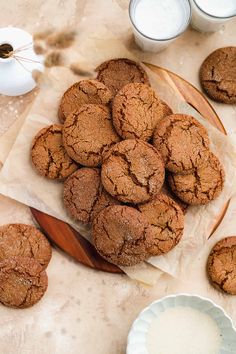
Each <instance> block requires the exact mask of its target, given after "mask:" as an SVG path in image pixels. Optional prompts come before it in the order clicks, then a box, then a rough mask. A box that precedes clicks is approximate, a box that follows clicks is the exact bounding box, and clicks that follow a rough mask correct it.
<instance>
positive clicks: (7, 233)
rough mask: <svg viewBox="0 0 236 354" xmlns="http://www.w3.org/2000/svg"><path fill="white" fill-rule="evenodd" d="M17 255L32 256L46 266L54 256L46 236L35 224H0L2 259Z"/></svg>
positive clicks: (0, 253)
mask: <svg viewBox="0 0 236 354" xmlns="http://www.w3.org/2000/svg"><path fill="white" fill-rule="evenodd" d="M15 256H20V257H32V258H34V259H35V260H36V261H38V263H39V264H40V265H41V266H42V267H43V268H46V267H47V265H48V263H49V261H50V259H51V256H52V249H51V246H50V243H49V242H48V240H47V239H46V237H45V236H44V235H43V234H42V233H41V232H40V231H39V230H38V229H36V227H34V226H31V225H25V224H8V225H3V226H0V261H2V260H4V259H5V258H9V257H15Z"/></svg>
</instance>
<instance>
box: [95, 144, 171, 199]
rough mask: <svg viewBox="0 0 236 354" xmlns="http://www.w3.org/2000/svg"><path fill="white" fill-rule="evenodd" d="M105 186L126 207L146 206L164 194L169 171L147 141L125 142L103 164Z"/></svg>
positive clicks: (117, 145)
mask: <svg viewBox="0 0 236 354" xmlns="http://www.w3.org/2000/svg"><path fill="white" fill-rule="evenodd" d="M101 177H102V183H103V185H104V188H105V189H106V190H107V192H108V193H110V194H111V195H113V196H114V197H116V198H117V199H118V200H120V201H122V202H125V203H143V202H147V201H148V200H150V199H152V198H153V197H154V196H155V195H157V194H158V192H159V191H160V189H161V187H162V185H163V182H164V178H165V169H164V164H163V161H162V158H161V156H160V154H159V153H158V151H157V150H156V149H155V148H154V147H153V146H152V145H150V144H148V143H146V142H145V141H142V140H138V139H128V140H123V141H121V142H120V143H118V144H116V145H114V146H113V148H111V149H110V150H109V152H108V153H107V154H106V156H105V157H104V160H103V164H102V173H101Z"/></svg>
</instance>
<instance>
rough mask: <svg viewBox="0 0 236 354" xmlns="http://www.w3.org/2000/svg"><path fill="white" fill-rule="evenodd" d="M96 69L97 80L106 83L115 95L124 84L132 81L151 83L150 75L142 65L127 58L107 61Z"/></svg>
mask: <svg viewBox="0 0 236 354" xmlns="http://www.w3.org/2000/svg"><path fill="white" fill-rule="evenodd" d="M96 71H97V73H98V74H97V80H99V81H100V82H102V83H103V84H104V85H106V86H107V87H108V88H109V89H110V90H111V92H112V94H113V95H114V96H115V95H116V94H117V92H118V91H119V90H120V89H121V88H122V87H123V86H125V85H126V84H129V83H131V82H140V83H143V84H149V79H148V76H147V74H146V72H145V70H144V69H143V68H142V66H141V65H140V64H139V63H137V62H135V61H133V60H130V59H126V58H118V59H111V60H108V61H105V62H104V63H102V64H101V65H99V66H98V67H97V69H96Z"/></svg>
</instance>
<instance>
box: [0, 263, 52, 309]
mask: <svg viewBox="0 0 236 354" xmlns="http://www.w3.org/2000/svg"><path fill="white" fill-rule="evenodd" d="M0 284H1V286H0V302H1V303H2V304H3V305H5V306H9V307H14V308H26V307H30V306H33V305H34V304H36V303H37V302H38V301H39V300H40V299H41V298H42V296H43V295H44V293H45V291H46V290H47V286H48V278H47V274H46V272H45V270H44V269H43V268H42V266H41V265H40V264H39V263H38V262H37V261H36V260H35V259H33V258H29V257H11V258H6V259H5V260H3V261H1V262H0Z"/></svg>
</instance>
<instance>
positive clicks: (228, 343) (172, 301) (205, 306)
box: [126, 294, 236, 354]
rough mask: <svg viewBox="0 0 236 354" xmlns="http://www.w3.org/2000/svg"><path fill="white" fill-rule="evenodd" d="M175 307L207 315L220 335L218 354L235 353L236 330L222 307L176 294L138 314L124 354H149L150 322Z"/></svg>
mask: <svg viewBox="0 0 236 354" xmlns="http://www.w3.org/2000/svg"><path fill="white" fill-rule="evenodd" d="M177 306H184V307H191V308H193V309H196V310H199V311H201V312H203V313H206V314H208V315H209V316H210V317H211V318H212V319H213V320H214V321H215V322H216V323H217V325H218V327H219V330H220V332H221V335H222V342H221V348H220V354H235V353H236V329H235V328H234V326H233V322H232V320H231V319H230V317H229V316H228V315H227V314H226V313H225V311H224V310H223V309H222V307H220V306H218V305H216V304H215V303H214V302H213V301H211V300H209V299H207V298H204V297H201V296H198V295H190V294H178V295H170V296H166V297H164V298H162V299H160V300H157V301H154V302H153V303H152V304H151V305H149V306H148V307H146V308H145V309H144V310H143V311H142V312H141V313H140V314H139V316H138V317H137V319H136V320H135V321H134V323H133V325H132V327H131V329H130V332H129V335H128V344H127V350H126V354H149V352H148V349H147V344H146V341H147V333H148V330H149V327H150V324H151V322H152V321H153V320H154V319H155V318H157V317H158V316H159V315H160V313H162V312H164V311H165V310H166V309H168V308H172V307H177Z"/></svg>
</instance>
